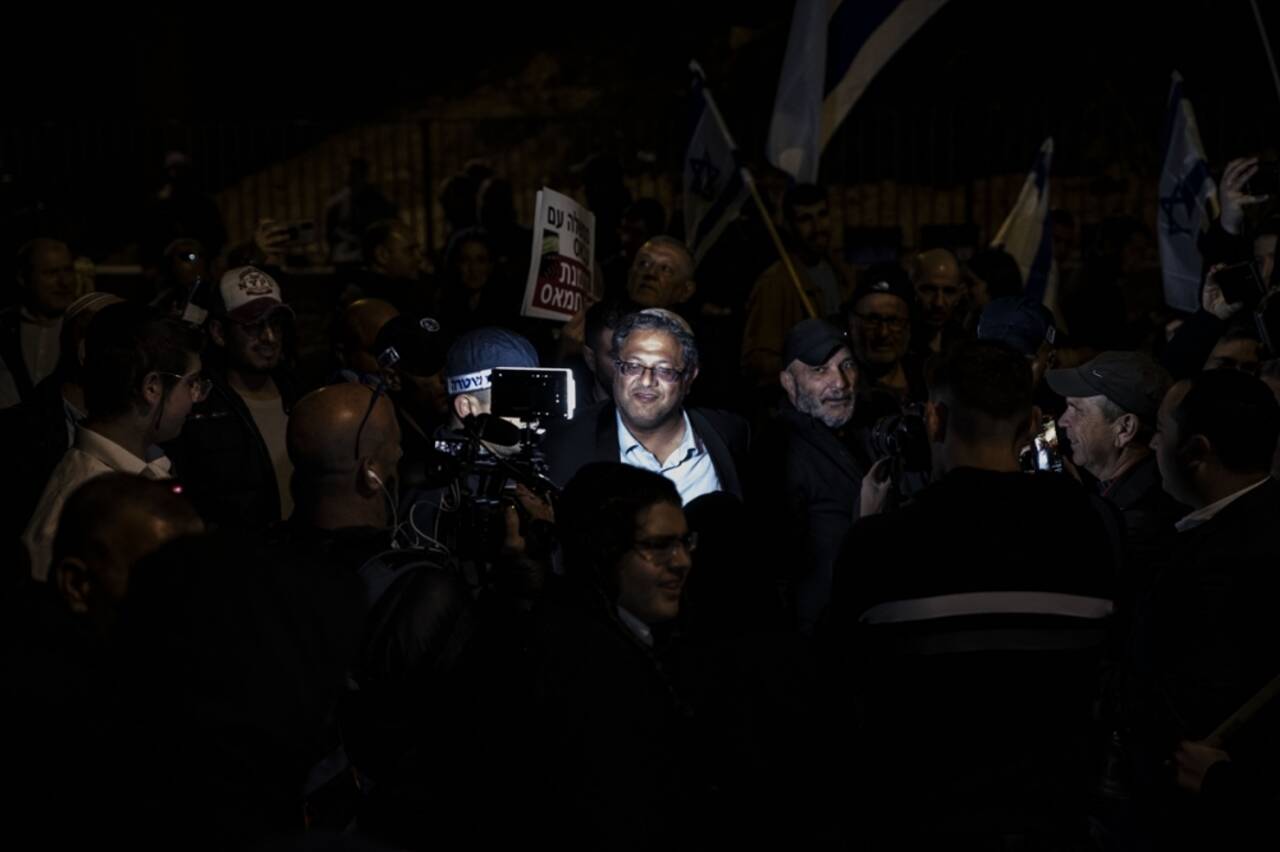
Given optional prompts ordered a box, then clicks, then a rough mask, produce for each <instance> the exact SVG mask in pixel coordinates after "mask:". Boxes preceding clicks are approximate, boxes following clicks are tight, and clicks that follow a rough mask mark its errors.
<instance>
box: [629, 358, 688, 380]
mask: <svg viewBox="0 0 1280 852" xmlns="http://www.w3.org/2000/svg"><path fill="white" fill-rule="evenodd" d="M613 366H614V367H615V368H616V369H617V371H618V375H620V376H622V377H623V378H624V379H632V378H635V377H636V376H643V375H644V374H645V373H648V372H652V373H653V375H654V376H656V377H657V379H658V381H660V382H663V383H664V384H668V385H674V384H675V383H676V382H678V381H680V380H681V379H682V378H684V370H677V369H676V368H675V367H649V366H646V365H644V364H637V363H636V362H635V361H616V360H615V361H614V362H613Z"/></svg>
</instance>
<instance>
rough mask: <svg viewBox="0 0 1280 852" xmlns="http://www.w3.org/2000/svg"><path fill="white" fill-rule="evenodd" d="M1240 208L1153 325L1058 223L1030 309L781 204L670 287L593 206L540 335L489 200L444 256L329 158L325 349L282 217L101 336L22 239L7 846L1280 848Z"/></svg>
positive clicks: (1149, 310)
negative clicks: (565, 300)
mask: <svg viewBox="0 0 1280 852" xmlns="http://www.w3.org/2000/svg"><path fill="white" fill-rule="evenodd" d="M1256 168H1257V163H1256V161H1255V160H1249V159H1247V160H1240V161H1235V162H1233V163H1232V164H1231V165H1230V166H1229V167H1228V169H1227V173H1226V174H1225V175H1224V178H1223V181H1222V183H1221V185H1220V201H1221V215H1220V217H1219V218H1217V219H1216V220H1215V221H1214V222H1213V224H1212V227H1211V228H1210V230H1209V231H1208V233H1206V234H1205V235H1204V237H1203V238H1202V240H1201V248H1202V252H1203V254H1204V257H1205V270H1204V276H1203V283H1202V298H1201V305H1202V307H1201V309H1200V310H1199V311H1197V312H1196V313H1194V314H1185V313H1183V314H1179V313H1177V312H1175V311H1172V310H1170V309H1168V308H1166V307H1165V306H1164V305H1163V303H1162V302H1160V301H1159V300H1156V301H1155V302H1154V303H1153V301H1152V300H1151V299H1150V298H1148V296H1149V293H1148V292H1147V291H1148V290H1150V287H1151V282H1152V281H1153V280H1154V281H1155V282H1156V287H1157V288H1158V270H1156V275H1155V277H1154V278H1152V273H1153V270H1155V267H1154V266H1153V264H1152V263H1151V262H1150V255H1151V245H1152V238H1151V235H1150V233H1149V232H1147V230H1146V229H1145V227H1144V226H1143V225H1142V224H1141V223H1140V222H1137V221H1134V220H1124V219H1114V220H1108V221H1106V222H1103V223H1102V224H1101V226H1099V227H1098V228H1097V230H1096V239H1094V240H1093V241H1092V243H1091V244H1089V245H1082V241H1081V239H1080V237H1079V229H1078V228H1077V226H1076V222H1075V220H1074V218H1073V217H1072V216H1071V215H1070V214H1069V213H1068V212H1066V211H1061V210H1060V211H1055V212H1054V214H1053V230H1054V253H1055V261H1056V264H1055V274H1056V275H1057V276H1058V282H1059V286H1058V287H1057V288H1056V290H1055V292H1056V293H1057V294H1058V298H1057V301H1055V303H1053V304H1050V305H1045V304H1043V303H1042V302H1041V301H1039V300H1037V299H1032V298H1030V297H1028V296H1026V295H1024V293H1023V274H1022V271H1021V269H1020V267H1019V265H1018V262H1017V261H1016V260H1015V259H1014V258H1013V257H1011V256H1010V255H1009V254H1007V253H1006V252H1005V251H1003V249H1001V248H1000V247H992V248H983V249H981V250H974V249H973V248H972V247H963V246H917V247H913V248H912V249H910V250H904V251H902V252H900V254H899V256H898V257H897V258H896V259H892V260H888V261H887V262H883V263H879V264H874V265H871V266H863V267H861V268H854V267H853V266H852V265H850V264H849V263H847V262H846V259H845V258H844V257H843V256H842V255H841V254H840V253H838V252H837V251H835V250H834V249H833V246H832V243H833V235H832V232H831V231H832V227H831V218H830V211H829V203H830V201H829V197H830V195H831V193H830V192H829V191H828V189H827V188H824V187H819V186H815V185H810V184H793V185H791V186H789V187H788V188H787V189H786V191H785V193H783V194H781V195H780V196H772V197H770V198H769V203H770V204H771V206H772V208H773V209H772V210H768V211H767V212H759V211H756V210H753V209H751V208H747V209H745V210H744V212H743V213H742V215H741V216H740V217H739V218H738V219H737V220H736V221H735V222H733V223H732V225H731V226H730V227H729V228H728V229H727V230H726V232H725V233H724V235H723V236H722V237H721V239H720V241H719V242H718V243H717V245H716V246H715V247H714V248H713V249H712V251H711V252H710V254H708V255H707V256H706V257H705V258H704V260H703V261H702V263H700V264H696V265H695V262H694V259H693V257H692V256H691V255H690V253H689V251H688V249H687V248H686V246H685V244H684V243H683V242H682V240H681V239H680V237H679V236H677V235H676V234H678V233H679V221H678V217H668V215H667V212H666V211H665V210H664V209H663V207H662V205H661V204H660V203H659V202H657V201H656V200H654V199H650V198H639V199H634V200H633V199H630V197H629V196H628V195H627V193H626V190H625V187H622V186H621V185H619V186H618V187H616V188H615V191H611V192H607V193H606V192H602V191H600V190H599V189H598V188H597V192H596V194H597V196H598V197H600V198H607V199H608V203H607V204H604V206H603V209H601V210H597V211H596V212H597V217H598V218H597V223H598V233H599V234H600V237H599V240H598V245H597V258H596V270H595V272H596V274H595V276H594V279H595V281H596V283H597V286H596V287H595V289H594V292H593V293H592V294H591V298H590V299H588V306H587V307H586V308H585V309H584V310H583V311H582V312H581V313H580V314H579V315H578V316H577V317H575V318H574V319H573V320H571V321H569V322H568V323H565V324H559V323H554V322H550V321H546V320H537V319H530V318H527V317H524V316H522V315H521V310H520V309H521V300H522V296H523V293H524V286H525V279H526V276H527V274H528V269H529V264H530V262H531V246H532V243H533V241H532V234H531V232H530V231H529V230H528V229H527V228H525V227H523V226H522V225H521V224H520V223H519V222H518V220H517V217H516V214H515V207H514V204H513V200H512V188H511V185H510V184H509V183H507V182H506V181H504V180H502V179H501V178H500V177H498V176H496V175H494V174H493V173H492V172H491V171H490V170H488V169H487V168H485V167H482V166H476V167H475V168H473V169H470V170H469V171H468V172H467V173H465V174H460V175H457V176H455V177H453V178H450V179H449V181H447V182H446V184H445V185H444V187H443V189H442V192H441V197H440V199H439V200H440V202H441V204H442V205H443V206H444V209H445V212H446V216H447V217H448V220H449V223H450V227H449V232H448V235H447V236H448V239H447V243H446V244H445V245H444V247H443V249H442V250H441V251H440V252H439V253H438V254H433V253H432V252H431V251H430V250H429V249H424V248H423V247H422V246H420V245H419V244H418V242H417V238H416V237H415V236H414V234H413V233H412V231H411V230H410V229H409V228H407V227H406V226H405V224H404V223H403V222H402V221H400V220H398V219H396V218H395V216H394V214H395V210H394V207H390V206H388V205H387V204H386V203H385V199H381V197H380V196H379V195H378V194H377V193H376V188H372V187H371V186H370V184H369V183H368V171H369V170H368V166H367V164H363V163H357V164H355V165H354V166H353V168H352V175H351V181H350V186H349V187H348V189H347V190H346V192H345V194H344V195H342V196H341V197H335V199H333V200H332V201H331V203H330V205H329V208H328V209H327V211H326V226H325V227H326V232H327V234H328V239H329V241H330V250H331V257H332V259H333V260H334V263H335V265H336V267H337V269H338V275H339V277H340V278H341V279H342V280H341V281H340V284H341V285H342V286H340V287H337V288H334V291H333V292H334V300H333V303H332V305H330V306H329V308H330V312H329V313H328V314H326V315H324V316H322V317H319V318H315V317H313V318H312V319H319V320H321V321H319V322H312V323H303V322H300V321H299V320H300V319H301V318H302V317H301V316H300V314H301V308H300V307H299V306H295V305H293V304H291V294H293V293H296V292H298V286H299V285H298V282H296V281H294V280H293V278H292V276H291V273H290V271H289V268H288V267H287V266H286V265H282V264H283V255H282V252H281V246H283V245H284V243H285V242H287V241H288V240H289V239H290V235H288V234H286V233H283V232H282V229H281V228H280V227H279V225H278V223H274V222H271V221H266V222H264V223H262V225H261V226H260V227H259V228H258V230H257V233H256V235H255V238H254V241H253V243H252V244H250V245H247V246H238V247H237V246H230V247H223V246H221V245H216V246H215V245H205V244H204V243H202V242H201V239H200V238H199V237H198V236H194V235H192V234H191V233H188V234H179V235H175V237H174V239H173V240H172V241H171V242H170V243H169V244H168V245H166V246H164V247H163V249H162V250H159V249H158V250H157V257H156V259H155V260H154V261H153V262H151V265H150V266H149V267H148V268H149V274H150V277H149V279H148V280H149V281H150V285H149V286H150V289H149V291H148V292H146V293H143V294H141V295H139V294H138V293H131V294H124V296H123V297H122V295H117V294H112V293H108V292H97V291H94V290H89V291H87V292H83V290H84V288H83V287H82V286H79V285H78V284H77V278H76V275H75V268H74V264H73V258H74V254H73V252H72V250H71V247H69V246H68V245H67V243H66V242H65V241H64V240H63V239H62V236H61V235H60V234H57V233H38V234H34V235H32V237H31V239H29V240H26V241H25V242H23V244H22V246H21V248H20V250H19V251H18V252H17V254H16V257H15V259H14V260H15V264H14V278H13V288H12V295H13V298H12V300H11V301H12V305H11V307H9V308H7V309H5V310H4V311H3V312H0V406H2V408H0V434H2V435H3V439H4V446H7V447H8V448H9V449H8V450H7V451H6V452H7V458H8V461H7V462H6V463H5V465H4V469H5V471H6V473H5V477H4V479H5V488H4V489H3V493H4V500H5V506H4V508H5V511H4V512H3V513H2V516H3V517H4V518H5V521H6V528H5V531H4V533H3V535H4V543H3V549H4V552H5V553H6V554H7V556H6V558H5V560H4V566H5V567H4V574H5V578H4V588H5V597H4V604H3V605H4V607H5V617H4V619H3V623H4V625H5V640H4V643H3V647H2V650H0V659H3V664H4V677H3V683H4V689H5V693H6V694H5V698H4V704H5V706H6V707H7V708H8V711H9V712H8V717H9V720H10V721H9V730H10V731H11V732H12V733H13V734H14V735H15V736H14V739H13V741H12V746H13V747H12V748H11V749H10V754H11V755H13V756H14V761H13V762H12V763H11V764H10V772H9V775H10V778H11V783H10V785H9V796H8V799H9V803H10V806H11V811H10V812H11V814H12V821H11V823H10V824H11V826H14V827H16V828H18V830H19V836H30V837H41V838H43V839H44V841H43V842H46V843H49V844H52V845H66V846H67V847H68V848H69V847H70V846H71V845H78V844H85V845H87V844H95V845H96V844H100V843H103V842H117V841H118V842H121V843H124V844H127V845H131V846H133V847H142V848H150V847H152V846H156V847H158V846H161V845H163V846H165V847H169V848H210V849H228V848H260V849H295V848H296V849H303V848H306V849H312V848H351V849H384V848H385V849H400V848H415V849H416V848H428V847H443V848H449V847H451V846H455V845H462V844H464V843H465V844H468V845H476V844H481V845H482V844H499V843H502V844H509V843H516V842H523V843H528V842H535V843H536V842H539V841H545V842H548V843H554V844H557V845H560V846H565V847H569V848H577V847H584V848H586V847H590V848H615V847H618V848H640V847H647V848H653V847H654V846H655V845H658V844H662V845H666V846H669V847H675V848H721V847H726V846H729V845H733V844H753V845H755V844H786V845H787V846H791V847H795V848H805V847H812V846H819V845H821V846H831V847H837V848H868V849H903V848H945V849H966V850H967V849H973V850H978V849H981V850H988V849H989V850H1010V849H1025V850H1067V849H1071V850H1075V849H1104V850H1154V849H1176V848H1188V849H1190V848H1196V849H1226V848H1245V846H1246V845H1247V846H1248V847H1249V848H1254V847H1258V846H1262V845H1264V844H1265V843H1267V842H1268V841H1269V840H1270V838H1271V837H1272V835H1274V833H1275V829H1274V825H1273V824H1272V823H1271V821H1270V820H1268V819H1267V816H1268V814H1270V813H1271V811H1270V808H1271V807H1273V806H1275V805H1276V802H1277V795H1278V793H1280V772H1278V771H1277V765H1278V764H1277V759H1278V758H1280V705H1273V704H1270V703H1267V702H1266V701H1265V700H1263V699H1260V700H1257V701H1253V702H1252V703H1251V699H1253V698H1254V697H1255V695H1257V694H1258V693H1259V692H1260V691H1262V690H1263V689H1264V688H1265V687H1267V685H1268V684H1269V683H1271V682H1272V681H1273V679H1275V678H1277V677H1278V676H1280V619H1277V618H1275V615H1274V608H1275V606H1276V600H1277V595H1278V593H1280V581H1278V580H1277V575H1276V573H1275V569H1276V566H1277V565H1280V535H1277V534H1276V532H1275V528H1273V527H1272V526H1271V524H1272V523H1273V522H1274V521H1276V520H1278V519H1280V485H1278V484H1277V483H1276V481H1275V480H1274V479H1273V472H1275V471H1276V470H1277V464H1278V463H1280V446H1278V439H1280V405H1278V404H1277V398H1278V397H1280V360H1273V359H1277V358H1280V352H1276V351H1274V350H1273V349H1272V341H1271V340H1270V335H1269V333H1268V325H1267V322H1266V321H1265V317H1264V314H1263V312H1260V311H1258V310H1257V307H1258V306H1257V305H1255V304H1252V303H1241V302H1230V301H1229V299H1228V297H1227V296H1226V295H1224V288H1223V286H1222V281H1221V280H1220V276H1221V274H1222V271H1223V270H1224V269H1225V268H1227V267H1228V266H1233V265H1238V264H1240V263H1242V262H1252V263H1253V268H1254V269H1255V270H1256V272H1257V275H1258V276H1259V279H1260V280H1261V281H1262V282H1263V284H1264V285H1265V286H1264V289H1265V290H1266V291H1270V289H1271V284H1272V278H1273V271H1274V268H1275V251H1276V241H1277V236H1276V235H1277V233H1280V226H1277V224H1276V222H1275V220H1272V219H1268V218H1266V217H1264V216H1262V215H1261V214H1260V213H1259V209H1260V204H1259V202H1260V199H1256V198H1253V197H1251V196H1249V195H1247V193H1246V192H1245V187H1246V183H1247V181H1248V179H1249V177H1250V176H1251V175H1252V174H1253V172H1254V170H1255V169H1256ZM619 180H620V179H619ZM204 214H207V211H203V213H202V215H204ZM766 215H767V216H769V217H770V218H772V219H773V220H774V221H775V222H776V224H777V225H778V227H779V228H780V229H781V231H782V233H783V236H784V239H785V243H786V248H787V251H788V252H789V253H790V260H791V266H793V267H794V269H795V271H796V276H795V277H794V278H793V276H792V275H791V274H790V273H789V272H788V270H787V264H784V263H783V262H782V260H781V259H780V258H778V256H777V253H776V252H773V253H771V252H770V250H769V245H770V243H769V241H768V240H769V238H768V235H767V228H766V222H765V221H764V216H766ZM205 218H208V217H207V215H206V216H205ZM207 230H211V231H212V232H213V233H216V234H217V235H218V236H217V239H218V240H222V239H223V237H224V232H223V231H222V230H221V228H220V226H219V227H216V228H212V227H211V229H207ZM1276 283H1277V284H1280V281H1277V282H1276ZM308 304H310V302H309V303H308ZM317 328H323V329H327V330H328V334H329V337H328V339H327V340H302V341H300V337H302V336H304V335H305V334H306V333H307V330H308V329H317ZM300 343H306V344H309V345H310V346H311V347H312V349H317V348H319V349H322V350H323V351H324V352H326V353H327V361H326V362H325V363H324V364H322V365H319V367H317V365H315V364H310V365H305V364H302V363H301V362H300V361H299V359H298V357H297V356H298V352H299V349H300ZM531 368H567V369H568V370H569V371H571V374H572V376H573V378H574V381H575V382H576V388H577V393H576V397H577V403H578V404H577V407H576V410H574V411H572V412H566V414H568V415H571V416H567V417H559V418H557V417H543V418H541V420H540V421H539V422H538V423H536V424H535V423H532V422H530V417H528V416H517V415H516V414H513V412H512V410H511V409H510V408H509V400H507V399H505V398H504V397H503V395H502V394H503V391H502V387H501V383H500V382H495V371H512V370H517V369H524V370H528V369H531ZM499 375H502V374H501V373H500V374H499ZM1273 560H1275V561H1273ZM1263 698H1264V699H1265V696H1264V697H1263Z"/></svg>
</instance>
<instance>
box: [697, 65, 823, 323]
mask: <svg viewBox="0 0 1280 852" xmlns="http://www.w3.org/2000/svg"><path fill="white" fill-rule="evenodd" d="M689 70H690V71H693V72H694V73H695V74H697V75H698V76H699V77H702V78H703V80H704V81H705V80H706V75H705V74H703V73H702V66H700V65H698V63H697V62H690V63H689ZM702 96H703V98H704V99H705V100H706V102H707V109H709V110H711V115H712V117H713V118H714V119H715V120H716V125H717V126H718V127H719V128H720V132H721V133H723V134H724V138H725V141H726V142H728V143H729V148H730V150H732V151H733V156H734V159H737V157H738V145H737V143H735V142H734V141H733V136H731V135H730V134H729V128H728V127H726V126H725V123H724V117H723V116H721V115H720V108H719V107H717V106H716V101H715V98H713V97H712V96H711V90H710V89H708V88H707V87H706V86H705V85H704V86H703V87H702ZM738 174H739V175H741V177H742V183H743V184H744V185H745V186H746V187H747V191H748V192H749V193H751V198H752V200H754V201H755V203H756V208H757V209H758V210H759V211H760V219H761V220H762V221H763V222H764V226H765V228H767V229H768V230H769V237H770V238H771V239H772V240H773V245H774V247H775V248H777V250H778V256H779V257H781V258H782V265H783V266H784V267H785V268H786V270H787V275H788V276H789V277H790V278H791V284H792V285H793V286H794V287H795V288H796V295H798V296H799V297H800V304H802V305H804V310H805V313H807V314H808V315H809V316H810V317H817V316H818V311H817V309H816V308H814V306H813V302H812V301H811V300H810V299H809V296H808V294H807V293H805V291H804V285H803V284H801V283H800V275H799V273H797V272H796V268H795V266H794V265H792V263H791V253H790V252H789V251H787V248H786V246H784V245H783V244H782V237H781V236H780V235H779V234H778V229H777V228H775V227H774V225H773V217H772V216H771V215H770V214H769V209H768V208H767V207H765V206H764V199H763V198H761V197H760V191H759V190H758V189H757V188H756V181H755V178H754V177H752V176H751V171H750V170H749V169H748V168H747V167H746V166H744V165H739V166H738Z"/></svg>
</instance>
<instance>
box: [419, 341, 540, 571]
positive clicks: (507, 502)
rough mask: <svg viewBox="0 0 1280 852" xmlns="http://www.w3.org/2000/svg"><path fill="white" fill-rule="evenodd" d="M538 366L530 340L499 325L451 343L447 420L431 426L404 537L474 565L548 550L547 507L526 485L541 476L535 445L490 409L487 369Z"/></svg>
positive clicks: (510, 420)
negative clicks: (429, 463)
mask: <svg viewBox="0 0 1280 852" xmlns="http://www.w3.org/2000/svg"><path fill="white" fill-rule="evenodd" d="M537 366H538V356H537V353H536V352H535V351H534V348H533V345H532V344H530V343H529V341H528V340H526V339H525V338H523V337H521V336H520V335H518V334H516V333H514V332H511V331H507V330H506V329H502V328H497V327H492V326H491V327H485V328H479V329H476V330H475V331H472V332H468V333H467V334H464V335H463V336H462V337H460V338H458V340H457V341H455V342H454V344H453V345H452V346H451V347H450V348H449V351H448V355H447V356H446V359H445V383H446V386H447V388H448V393H449V413H448V421H447V424H446V425H445V426H442V427H440V428H438V429H437V430H436V432H435V439H436V452H435V454H434V462H433V464H434V467H435V469H433V470H431V471H428V475H427V479H428V481H429V484H428V486H426V487H423V488H420V489H416V490H411V491H410V492H409V493H407V494H406V495H405V503H406V506H407V509H406V516H405V518H404V519H403V521H404V523H403V524H402V526H404V527H406V529H405V533H406V535H410V536H416V538H417V540H418V541H419V542H420V543H425V544H428V545H430V546H436V547H443V548H444V549H447V550H448V551H449V552H450V553H452V554H453V555H454V556H455V557H458V558H460V559H461V560H463V561H464V563H468V564H469V565H471V566H472V567H476V568H480V567H482V566H481V565H480V563H485V564H492V563H494V562H496V561H498V560H500V559H502V558H504V557H518V556H522V555H528V556H535V555H536V556H538V557H545V556H547V555H548V550H549V545H550V537H549V535H546V532H547V530H546V528H545V525H546V524H549V523H550V522H551V520H552V511H551V504H550V502H549V501H548V500H547V499H546V497H545V496H544V495H541V494H538V493H536V489H534V488H533V487H531V486H532V485H533V484H534V483H535V482H536V481H537V480H539V477H540V475H541V471H540V470H539V462H538V461H537V456H536V453H535V448H534V447H532V446H527V445H525V438H526V437H527V435H526V433H524V432H523V431H522V425H523V424H520V423H519V421H517V420H514V419H513V418H507V417H496V416H494V415H493V413H492V411H493V390H492V387H493V378H492V374H493V371H494V370H499V369H510V368H517V369H519V368H525V369H535V368H537ZM512 480H514V484H513V485H512V484H511V483H512ZM538 522H541V523H538ZM531 530H536V531H537V535H536V536H535V538H536V541H531V539H530V538H529V536H530V534H531ZM535 551H536V553H535Z"/></svg>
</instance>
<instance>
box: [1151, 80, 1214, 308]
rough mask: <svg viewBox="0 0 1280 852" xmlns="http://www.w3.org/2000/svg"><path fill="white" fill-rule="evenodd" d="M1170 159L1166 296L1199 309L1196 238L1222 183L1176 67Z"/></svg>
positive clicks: (1162, 227) (1167, 134) (1164, 236)
mask: <svg viewBox="0 0 1280 852" xmlns="http://www.w3.org/2000/svg"><path fill="white" fill-rule="evenodd" d="M1162 150H1163V151H1164V165H1163V166H1162V167H1161V169H1160V211H1159V213H1158V214H1157V217H1156V221H1157V231H1158V235H1159V239H1160V269H1161V271H1162V272H1163V274H1164V300H1165V303H1166V304H1167V305H1168V306H1169V307H1171V308H1174V309H1175V310H1179V311H1186V312H1188V313H1195V311H1196V310H1197V309H1198V308H1199V307H1200V272H1201V268H1202V265H1203V259H1202V258H1201V256H1200V249H1199V248H1198V247H1197V245H1196V240H1197V238H1198V237H1199V236H1200V231H1201V229H1202V228H1203V227H1204V226H1205V225H1207V224H1208V221H1209V217H1208V216H1207V215H1206V212H1205V206H1206V204H1207V202H1208V200H1209V199H1210V198H1214V197H1216V194H1217V187H1216V186H1215V184H1214V182H1213V178H1212V177H1211V176H1210V174H1209V163H1208V161H1207V160H1206V158H1205V155H1204V146H1203V145H1202V144H1201V143H1200V130H1199V128H1198V127H1197V126H1196V116H1195V112H1193V111H1192V109H1191V102H1190V101H1188V100H1187V98H1186V96H1185V95H1184V94H1183V91H1182V77H1181V76H1180V75H1179V74H1178V72H1176V71H1175V72H1174V73H1173V83H1172V85H1171V86H1170V87H1169V107H1168V110H1167V111H1166V113H1165V121H1164V145H1163V147H1162Z"/></svg>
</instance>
